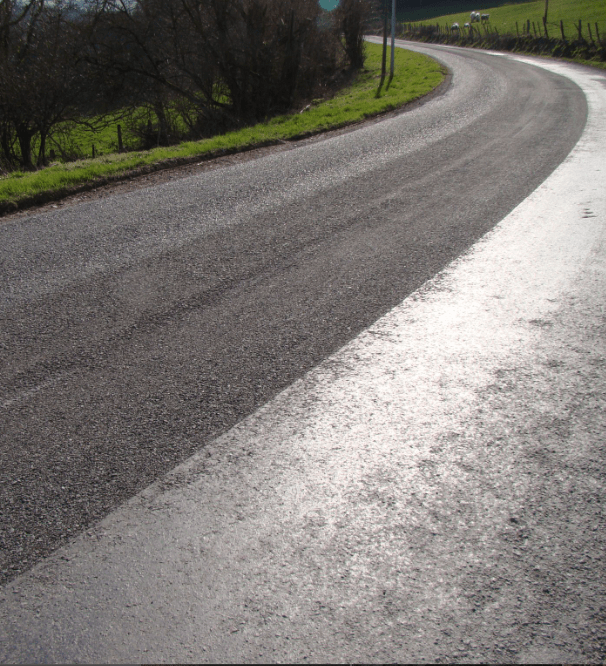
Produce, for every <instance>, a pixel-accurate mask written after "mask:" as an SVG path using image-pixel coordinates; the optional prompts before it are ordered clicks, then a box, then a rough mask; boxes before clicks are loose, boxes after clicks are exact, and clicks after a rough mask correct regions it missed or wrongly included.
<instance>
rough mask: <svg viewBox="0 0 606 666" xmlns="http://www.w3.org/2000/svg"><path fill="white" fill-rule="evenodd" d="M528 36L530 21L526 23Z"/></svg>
mask: <svg viewBox="0 0 606 666" xmlns="http://www.w3.org/2000/svg"><path fill="white" fill-rule="evenodd" d="M526 34H528V35H529V34H530V19H528V21H527V22H526Z"/></svg>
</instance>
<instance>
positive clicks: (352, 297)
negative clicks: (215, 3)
mask: <svg viewBox="0 0 606 666" xmlns="http://www.w3.org/2000/svg"><path fill="white" fill-rule="evenodd" d="M418 48H424V49H425V48H426V49H427V51H428V52H432V53H435V54H437V57H438V58H439V59H441V60H442V61H443V62H444V63H445V64H446V65H447V66H448V67H449V69H450V70H451V72H452V73H453V78H452V84H451V86H450V87H449V88H448V90H446V91H445V92H444V94H442V95H441V96H439V97H437V98H434V99H432V100H431V101H430V102H428V103H427V104H426V105H424V106H421V107H418V108H416V109H414V110H411V111H410V112H408V113H405V114H402V115H399V116H396V117H393V118H390V119H388V120H386V121H384V122H381V123H375V124H371V125H368V126H365V127H362V128H360V129H358V130H356V131H355V132H349V133H344V134H340V135H338V136H334V137H332V138H329V139H327V140H324V141H314V142H309V143H308V144H307V145H305V146H302V147H300V148H298V149H297V150H293V151H284V152H278V153H275V154H272V155H269V156H264V157H263V158H260V159H258V160H251V161H249V162H247V163H245V164H241V165H238V166H235V167H231V168H228V169H219V170H216V171H213V172H209V173H205V174H201V175H200V176H196V177H192V178H189V179H183V180H180V181H178V182H175V183H170V184H167V185H164V186H162V187H157V188H153V189H148V190H141V191H138V192H133V193H130V194H127V195H122V196H116V197H109V198H106V199H103V200H101V201H98V202H95V203H91V204H83V205H78V206H73V207H70V208H67V209H64V210H60V211H56V212H53V213H46V214H43V215H32V216H31V217H27V218H19V219H15V220H12V221H8V222H6V223H4V224H2V225H1V226H0V236H1V242H0V248H2V249H1V250H0V252H1V255H0V256H2V265H1V282H0V285H1V287H0V288H1V294H2V295H1V299H2V309H1V316H2V328H1V330H2V338H1V341H0V344H1V345H2V347H1V348H2V349H3V350H4V351H5V353H3V358H2V363H3V365H2V373H1V377H2V386H1V396H2V397H1V400H2V402H1V403H0V407H1V409H2V411H1V413H0V414H1V415H0V418H2V421H3V422H2V426H1V427H2V433H3V441H2V451H1V455H2V466H3V479H4V480H5V481H6V483H5V484H3V488H2V499H1V503H0V505H1V506H2V512H3V516H2V517H3V521H2V527H3V535H2V538H3V545H5V550H4V553H5V555H4V561H3V564H2V570H3V574H4V576H5V580H11V581H12V582H10V583H9V584H8V585H6V586H5V588H4V590H3V592H2V594H1V595H0V600H1V602H0V614H2V623H1V624H2V627H3V629H2V631H3V632H4V636H2V639H3V640H2V645H3V647H2V648H0V650H1V651H0V657H2V659H3V660H4V661H9V662H11V661H34V660H46V661H101V662H106V661H122V662H124V661H140V660H142V661H150V662H151V661H168V660H174V661H255V660H259V661H268V660H277V661H289V660H290V661H302V660H303V659H309V660H314V661H317V660H323V661H326V660H330V661H335V660H338V661H347V660H350V661H392V660H398V661H421V660H428V661H439V660H441V661H452V660H455V659H459V660H462V661H469V660H470V659H473V660H480V659H481V660H484V661H486V660H487V661H499V660H500V661H512V660H520V661H525V660H526V661H549V660H553V661H562V660H571V661H595V660H596V659H598V658H599V659H603V657H604V654H605V651H604V639H605V631H604V617H603V606H604V603H603V602H604V584H603V583H602V582H601V576H600V575H599V574H600V573H601V569H602V566H601V553H602V552H603V545H604V544H603V540H604V529H603V527H604V524H603V511H602V505H601V502H602V497H603V492H602V490H603V478H604V475H603V453H604V451H603V434H604V422H603V416H602V414H603V413H604V410H603V407H604V405H603V403H604V396H605V394H606V393H605V391H604V390H603V389H604V377H603V363H604V357H605V355H604V351H605V350H604V341H603V333H601V334H600V331H601V330H602V329H601V328H600V327H603V314H602V309H603V306H602V303H603V298H602V296H603V294H604V289H603V287H604V274H603V252H602V245H601V243H602V242H603V224H604V221H605V220H606V206H605V202H604V188H603V187H602V185H603V183H604V177H603V173H604V171H603V169H604V154H605V153H604V150H605V147H604V130H603V127H604V122H603V120H604V109H605V108H606V105H605V102H604V95H605V93H604V76H603V75H602V74H599V73H593V72H589V73H587V72H586V71H585V70H582V69H578V68H573V67H571V66H566V65H558V64H550V65H544V66H542V67H536V66H534V65H533V64H529V62H523V59H522V60H520V59H515V58H513V57H500V56H496V55H491V54H486V53H481V52H473V51H462V50H457V49H452V48H435V49H434V48H431V47H418ZM562 75H563V76H562ZM579 85H581V86H582V88H583V89H582V90H581V88H580V87H579ZM588 103H589V107H588ZM588 108H589V116H587V112H588ZM586 121H587V122H586ZM579 139H580V141H579ZM575 146H576V147H575ZM573 148H574V150H573ZM571 150H573V152H572V153H570V151H571ZM596 151H597V152H596ZM600 151H601V152H600ZM569 153H570V156H569ZM567 156H568V157H567ZM560 165H561V166H560ZM554 169H555V170H556V171H555V172H554ZM600 169H602V171H601V172H600ZM600 174H601V175H600ZM596 183H597V185H596ZM537 188H538V189H537ZM535 190H536V191H535ZM521 202H523V203H522V204H521ZM519 204H521V205H520V206H519ZM496 225H498V226H496ZM495 227H496V228H495ZM491 230H494V231H491ZM486 234H488V235H486ZM480 239H482V240H481V242H479V243H478V241H480ZM460 257H463V258H462V259H459V258H460ZM453 262H454V263H453ZM375 322H376V323H375ZM287 387H288V388H287ZM284 389H286V390H284ZM259 408H261V409H259ZM234 426H235V427H234ZM194 453H195V454H196V455H195V456H194V457H193V458H189V456H191V455H192V454H194ZM188 458H189V459H188ZM183 461H187V462H185V463H184V465H183V466H181V467H178V468H177V469H176V470H175V471H173V472H172V473H171V474H169V476H167V477H165V476H164V474H165V473H166V472H169V471H170V470H172V469H173V468H174V467H175V465H177V464H178V463H181V462H183ZM153 482H156V483H155V484H154V485H152V486H150V484H152V483H153ZM143 489H146V490H144V492H143V493H140V494H138V495H136V494H137V493H139V491H141V490H143ZM135 495H136V496H135ZM130 498H133V499H130ZM127 500H130V501H127ZM125 502H126V503H125ZM101 519H104V520H102V521H101V522H99V521H100V520H101ZM78 535H80V536H78ZM65 543H67V544H68V545H67V546H66V547H64V548H63V549H61V550H58V551H57V552H56V553H55V555H53V556H51V557H49V558H48V559H46V560H43V561H42V562H41V564H39V565H38V566H36V567H35V568H33V569H32V570H31V571H29V573H25V574H24V575H19V574H23V573H24V571H25V570H27V569H29V568H30V567H32V566H33V565H34V564H35V563H36V562H39V561H40V560H41V558H43V557H45V556H47V555H49V554H50V553H52V552H53V551H55V550H56V549H57V548H58V547H59V546H60V545H62V544H65Z"/></svg>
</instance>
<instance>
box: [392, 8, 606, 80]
mask: <svg viewBox="0 0 606 666" xmlns="http://www.w3.org/2000/svg"><path fill="white" fill-rule="evenodd" d="M493 3H494V0H480V1H479V2H471V1H468V0H464V1H462V2H459V3H454V4H453V3H448V4H446V3H443V4H437V5H434V6H432V7H428V8H422V7H420V8H414V9H409V10H406V11H401V12H399V14H398V20H399V26H398V27H399V30H398V33H399V34H400V35H401V36H403V37H406V38H408V39H415V40H419V41H426V42H439V43H450V44H458V45H461V46H472V47H479V48H490V49H496V50H506V51H515V52H524V53H531V54H536V55H547V56H554V57H560V58H565V59H568V60H573V61H575V62H579V63H583V64H589V65H592V66H595V67H600V68H606V2H604V0H578V1H574V2H573V1H572V0H549V2H548V4H547V15H546V16H545V11H546V3H545V0H538V1H536V2H511V1H508V2H507V3H502V4H499V5H496V6H495V5H494V4H493ZM491 5H493V6H491ZM453 10H454V11H453ZM472 11H479V12H480V13H481V14H488V15H489V17H490V18H489V19H488V20H486V21H484V22H481V23H471V22H470V15H471V12H472ZM544 18H546V20H545V21H544V20H543V19H544ZM466 24H469V25H467V26H466ZM456 25H458V26H459V27H458V28H454V29H453V26H456Z"/></svg>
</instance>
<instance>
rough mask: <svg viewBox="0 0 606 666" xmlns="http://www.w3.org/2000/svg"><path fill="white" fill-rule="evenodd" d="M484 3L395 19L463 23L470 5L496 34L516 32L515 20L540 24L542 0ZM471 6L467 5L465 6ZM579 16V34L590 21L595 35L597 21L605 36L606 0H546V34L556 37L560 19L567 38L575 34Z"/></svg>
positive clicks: (519, 25)
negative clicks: (431, 14)
mask: <svg viewBox="0 0 606 666" xmlns="http://www.w3.org/2000/svg"><path fill="white" fill-rule="evenodd" d="M487 4H488V3H486V1H485V0H484V1H481V2H479V3H478V6H477V7H473V6H472V5H468V4H467V3H464V5H463V3H462V5H461V7H460V11H459V12H457V13H454V14H451V13H450V14H443V15H441V16H438V17H436V16H428V15H427V14H425V15H424V16H425V17H426V18H425V19H424V20H421V17H422V16H423V14H420V13H419V12H417V13H416V14H415V15H412V14H410V15H407V14H401V15H399V17H398V18H399V20H401V21H406V22H411V21H414V22H416V23H418V24H420V25H423V24H426V25H429V24H434V25H435V24H436V23H439V24H440V25H445V24H447V25H452V24H453V23H455V22H457V23H459V25H461V26H463V25H464V24H465V23H467V22H469V14H470V11H471V10H473V9H478V10H481V11H482V13H483V14H490V25H491V27H493V28H496V29H497V30H498V31H499V33H500V34H506V33H510V34H513V35H515V34H516V21H517V22H518V27H519V29H520V30H521V29H522V24H525V23H526V21H528V20H529V21H530V22H531V24H532V22H533V21H534V22H535V24H540V25H541V26H542V25H543V15H544V13H545V2H544V0H538V1H537V2H523V3H515V4H512V3H503V4H500V5H497V6H493V7H486V5H487ZM469 7H471V9H469ZM579 19H580V20H581V21H582V24H583V35H584V36H585V38H588V36H589V33H588V30H587V23H590V24H591V30H592V32H593V37H594V39H595V37H596V34H595V24H596V23H597V24H598V27H599V30H600V36H601V37H602V38H605V37H606V2H605V0H574V1H572V0H549V11H548V13H547V27H548V29H550V34H551V33H553V36H554V37H560V36H561V35H560V21H563V23H564V32H565V35H566V37H567V38H568V39H574V38H575V36H576V35H577V32H576V26H577V25H578V23H579Z"/></svg>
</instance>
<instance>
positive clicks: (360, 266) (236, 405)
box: [0, 47, 587, 581]
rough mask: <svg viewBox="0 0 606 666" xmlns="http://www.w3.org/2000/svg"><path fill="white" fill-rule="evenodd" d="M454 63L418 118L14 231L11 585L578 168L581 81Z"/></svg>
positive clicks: (8, 347)
mask: <svg viewBox="0 0 606 666" xmlns="http://www.w3.org/2000/svg"><path fill="white" fill-rule="evenodd" d="M419 48H421V47H419ZM434 53H435V54H436V57H438V58H439V59H440V60H441V61H442V62H443V63H444V64H445V65H447V67H448V68H449V69H450V71H451V72H452V75H453V78H452V84H451V85H450V87H449V88H448V90H447V91H446V92H445V93H444V94H443V95H441V96H438V97H436V98H434V99H432V100H431V101H430V102H428V103H427V104H425V105H423V106H420V107H418V108H415V109H414V110H412V111H410V112H407V113H404V114H401V115H398V116H396V117H392V118H389V119H386V120H385V121H383V122H378V123H373V124H368V125H365V126H362V127H361V128H359V129H357V130H355V131H351V132H348V133H343V134H341V135H337V136H333V137H331V138H329V139H326V140H320V141H310V142H307V143H306V144H305V145H303V146H301V147H300V148H298V149H296V150H290V151H284V152H276V153H273V154H270V155H268V156H265V157H263V158H260V159H257V160H251V161H248V162H246V163H243V164H240V165H236V166H232V167H229V168H225V169H219V170H215V171H209V172H206V173H202V174H200V175H199V176H195V177H191V178H187V179H183V180H179V181H177V182H174V183H168V184H165V185H162V186H159V187H154V188H151V189H143V190H139V191H135V192H132V193H129V194H124V195H119V196H115V197H108V198H105V199H101V200H99V201H95V202H92V203H82V204H78V205H73V206H70V207H65V208H64V209H59V210H56V211H55V212H50V213H43V214H40V213H36V212H33V213H32V214H31V215H30V216H27V217H22V218H17V219H12V220H4V221H0V355H1V370H0V433H2V434H1V438H0V467H1V469H2V485H1V489H0V511H1V524H0V527H1V536H0V538H1V540H2V541H1V543H2V554H1V557H2V560H1V563H0V571H1V576H2V580H3V581H7V580H9V579H12V578H14V577H15V576H17V575H18V574H20V573H22V572H24V571H25V570H27V569H29V568H30V567H32V566H33V565H34V564H35V563H36V562H37V561H39V560H40V559H41V558H43V557H44V556H46V555H48V554H49V553H51V552H52V551H53V550H55V549H56V548H57V547H59V546H60V545H61V544H63V543H65V542H66V541H68V540H69V539H70V538H72V537H73V536H75V535H77V534H78V533H79V532H81V531H83V530H84V529H85V528H86V527H87V526H88V525H91V524H92V523H94V522H96V521H98V520H99V519H101V518H102V517H104V516H106V515H107V514H108V513H109V512H110V511H111V510H112V509H114V508H115V507H117V506H118V505H119V504H121V503H123V502H124V501H125V500H126V499H128V498H130V497H132V496H133V495H135V494H136V493H137V492H139V491H140V490H142V489H143V488H145V487H147V486H148V485H149V484H150V483H152V482H153V481H155V480H156V479H158V478H159V477H160V476H161V475H163V474H164V473H166V472H168V471H169V470H170V469H172V468H173V467H174V466H175V465H176V464H178V463H179V462H181V461H183V460H184V459H186V458H187V457H188V456H190V455H191V454H192V453H194V452H195V451H197V450H199V449H201V448H203V447H204V446H205V443H207V442H209V441H210V440H211V439H213V438H215V437H216V436H217V435H219V434H221V433H223V432H225V431H227V430H228V429H229V428H230V427H231V426H233V425H234V424H236V423H238V422H239V421H241V420H242V419H243V418H244V417H245V416H247V415H249V414H251V413H252V412H253V411H255V410H256V409H257V408H258V407H259V406H261V405H262V404H264V403H266V402H267V401H268V400H269V399H270V398H272V397H273V396H275V395H276V394H277V393H278V392H279V391H280V390H281V389H283V388H284V387H286V386H288V385H290V384H291V383H292V382H293V381H294V380H295V379H297V378H299V377H301V376H302V375H303V374H304V373H306V372H307V371H308V370H310V369H311V368H313V367H314V366H316V365H317V364H318V363H319V362H321V361H322V360H323V359H325V358H326V357H327V356H329V355H330V354H331V353H333V352H334V351H335V350H337V349H339V348H340V347H342V346H343V345H344V344H345V343H346V342H347V341H349V340H351V339H352V338H353V337H354V336H356V335H357V334H358V333H359V332H360V331H362V330H363V329H365V328H366V327H368V326H369V325H370V324H372V323H373V322H374V321H376V320H377V319H378V318H379V317H380V316H382V315H383V314H385V313H386V312H388V311H389V310H390V309H391V308H392V307H394V306H395V305H396V304H398V303H400V302H401V301H402V300H403V299H404V298H406V297H407V296H408V295H409V294H411V293H412V292H413V291H414V290H416V289H417V288H419V287H420V286H421V285H423V283H424V282H426V281H427V280H428V279H429V278H431V277H433V276H434V275H435V274H436V273H437V272H438V271H440V270H441V269H442V268H444V267H445V266H446V265H447V264H448V263H449V262H451V261H452V260H453V259H455V258H456V257H458V256H460V255H461V254H462V253H464V252H465V251H466V250H467V249H468V248H470V246H471V245H472V244H474V242H475V241H477V240H478V239H479V238H480V237H481V236H482V235H484V234H485V233H486V232H487V231H489V230H490V229H491V228H492V227H493V226H494V225H495V224H497V222H499V221H500V220H501V219H502V218H503V217H504V216H506V215H507V214H508V213H509V212H510V211H511V210H512V209H513V208H514V207H515V206H516V205H517V204H518V203H519V202H521V201H522V200H523V199H524V198H525V197H527V196H528V195H529V194H530V193H531V192H532V191H533V190H534V189H535V188H536V187H537V186H538V185H539V184H540V183H541V182H542V181H543V180H544V179H545V178H546V177H547V176H548V175H549V174H550V173H551V172H552V171H553V170H554V169H555V168H556V167H557V166H558V165H559V164H560V163H561V162H562V161H563V160H564V159H565V157H566V155H567V154H568V153H569V151H570V150H571V149H572V147H573V146H574V145H575V143H576V142H577V140H578V138H579V137H580V135H581V132H582V131H583V127H584V124H585V120H586V114H587V107H586V101H585V97H584V95H583V94H582V92H581V90H580V89H579V88H578V87H577V86H576V85H575V84H574V83H573V82H572V81H570V80H568V79H566V78H563V77H559V76H557V75H555V74H552V73H550V72H548V71H545V70H542V69H539V68H535V67H533V66H530V65H527V64H524V63H521V62H515V61H512V60H508V59H505V58H498V57H494V56H491V55H489V54H486V53H482V52H480V51H471V50H470V51H461V50H456V49H449V48H442V49H439V50H435V51H434Z"/></svg>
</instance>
